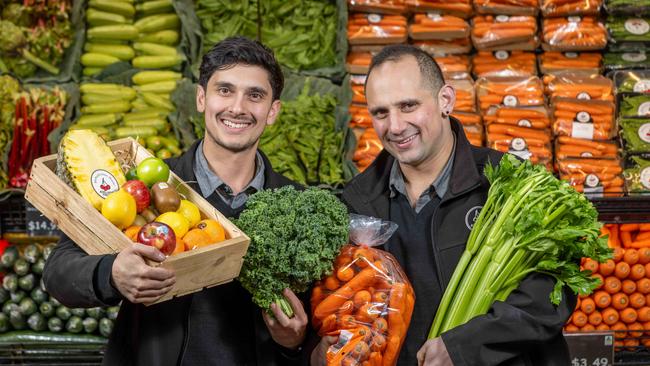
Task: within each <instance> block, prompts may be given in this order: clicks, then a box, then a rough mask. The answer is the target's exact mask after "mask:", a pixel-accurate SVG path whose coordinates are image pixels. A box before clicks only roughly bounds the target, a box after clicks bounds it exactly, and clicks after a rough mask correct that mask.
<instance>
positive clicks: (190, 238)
mask: <svg viewBox="0 0 650 366" xmlns="http://www.w3.org/2000/svg"><path fill="white" fill-rule="evenodd" d="M183 242H185V249H186V250H192V249H196V248H200V247H203V246H206V245H210V244H212V243H214V242H213V241H212V240H210V236H209V235H208V233H207V232H206V231H203V230H201V229H192V230H190V231H188V232H187V234H185V236H184V237H183Z"/></svg>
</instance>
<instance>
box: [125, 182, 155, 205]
mask: <svg viewBox="0 0 650 366" xmlns="http://www.w3.org/2000/svg"><path fill="white" fill-rule="evenodd" d="M122 188H123V189H124V190H125V191H127V192H128V193H129V194H130V195H131V196H133V198H135V207H136V211H137V212H138V213H140V212H142V211H144V209H145V208H147V207H149V205H150V204H151V194H150V193H149V189H148V188H147V185H146V184H144V182H143V181H141V180H137V179H135V180H129V181H127V182H126V183H124V184H123V185H122Z"/></svg>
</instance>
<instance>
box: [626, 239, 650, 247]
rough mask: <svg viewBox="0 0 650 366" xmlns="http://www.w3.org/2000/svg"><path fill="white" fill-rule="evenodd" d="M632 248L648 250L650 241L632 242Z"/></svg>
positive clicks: (630, 245)
mask: <svg viewBox="0 0 650 366" xmlns="http://www.w3.org/2000/svg"><path fill="white" fill-rule="evenodd" d="M628 246H629V247H630V248H648V247H650V239H645V240H640V241H635V242H631V243H629V244H628Z"/></svg>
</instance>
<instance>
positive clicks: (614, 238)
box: [608, 224, 621, 248]
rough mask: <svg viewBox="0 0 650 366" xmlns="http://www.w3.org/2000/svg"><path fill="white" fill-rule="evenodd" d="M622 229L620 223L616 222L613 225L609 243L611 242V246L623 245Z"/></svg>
mask: <svg viewBox="0 0 650 366" xmlns="http://www.w3.org/2000/svg"><path fill="white" fill-rule="evenodd" d="M619 238H620V231H619V227H618V225H616V224H614V225H612V227H611V230H610V241H609V242H608V244H610V243H611V245H610V247H612V248H616V247H620V246H621V241H620V239H619Z"/></svg>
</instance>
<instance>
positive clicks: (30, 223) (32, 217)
mask: <svg viewBox="0 0 650 366" xmlns="http://www.w3.org/2000/svg"><path fill="white" fill-rule="evenodd" d="M25 224H26V226H27V234H28V235H29V236H60V235H61V232H60V231H59V230H58V229H57V227H56V225H54V223H53V222H52V221H50V220H48V218H47V217H45V216H43V214H42V213H41V212H40V211H39V210H37V209H36V207H34V206H32V205H31V204H30V203H29V202H25Z"/></svg>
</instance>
